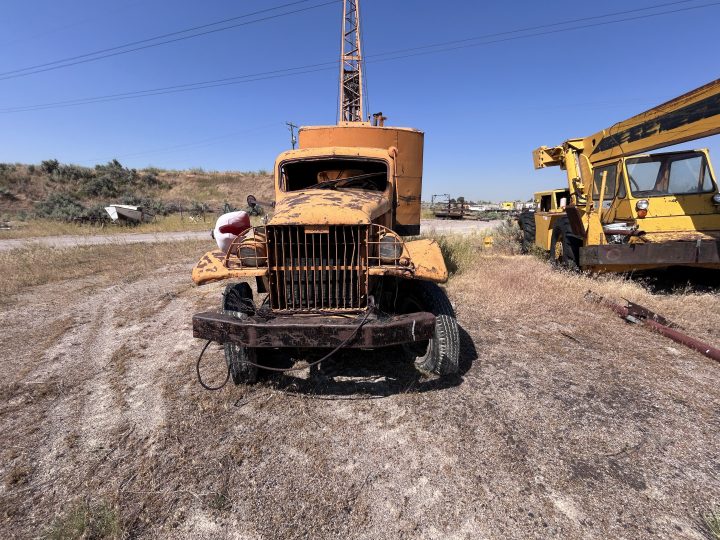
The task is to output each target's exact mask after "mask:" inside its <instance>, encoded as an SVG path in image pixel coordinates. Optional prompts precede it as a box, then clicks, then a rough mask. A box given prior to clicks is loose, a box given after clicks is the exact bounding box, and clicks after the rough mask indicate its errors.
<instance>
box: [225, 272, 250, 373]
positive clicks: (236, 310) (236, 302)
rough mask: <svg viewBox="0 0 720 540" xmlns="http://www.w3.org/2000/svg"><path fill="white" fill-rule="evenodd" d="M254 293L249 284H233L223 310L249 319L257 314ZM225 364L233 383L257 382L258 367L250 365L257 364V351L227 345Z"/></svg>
mask: <svg viewBox="0 0 720 540" xmlns="http://www.w3.org/2000/svg"><path fill="white" fill-rule="evenodd" d="M252 298H253V293H252V289H251V288H250V285H248V284H247V283H231V284H230V285H228V286H227V287H225V291H224V292H223V299H222V310H223V313H225V314H227V315H232V316H233V317H237V318H239V319H243V318H246V317H249V316H250V315H252V314H253V313H254V312H255V306H254V304H253V300H252ZM224 349H225V362H227V365H228V368H229V369H230V376H231V377H232V380H233V382H234V383H235V384H236V385H238V384H253V383H255V382H257V376H258V367H257V366H253V365H251V364H249V363H248V361H249V362H253V363H255V364H257V363H258V362H257V354H256V352H257V349H254V348H251V347H243V346H242V345H238V344H237V343H225V345H224Z"/></svg>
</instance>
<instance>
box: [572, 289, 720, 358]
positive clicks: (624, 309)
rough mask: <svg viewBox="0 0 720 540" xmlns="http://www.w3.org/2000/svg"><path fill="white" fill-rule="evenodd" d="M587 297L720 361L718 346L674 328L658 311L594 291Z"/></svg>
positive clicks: (626, 317) (628, 319)
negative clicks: (604, 296)
mask: <svg viewBox="0 0 720 540" xmlns="http://www.w3.org/2000/svg"><path fill="white" fill-rule="evenodd" d="M586 298H587V299H588V300H591V301H594V302H598V303H600V304H602V305H604V306H607V307H609V308H610V309H612V310H613V311H614V312H615V313H617V314H618V315H620V316H621V317H622V318H623V319H625V320H627V321H629V322H632V323H636V324H642V325H644V326H647V327H648V328H650V329H651V330H654V331H655V332H658V333H659V334H662V335H663V336H665V337H667V338H670V339H672V340H673V341H674V342H676V343H680V344H681V345H685V346H686V347H688V348H690V349H692V350H694V351H697V352H699V353H701V354H703V355H705V356H707V357H708V358H712V359H713V360H718V361H720V349H718V348H717V347H713V346H712V345H709V344H708V343H705V342H703V341H700V340H699V339H696V338H694V337H692V336H689V335H687V334H685V333H683V332H681V331H680V330H678V329H677V328H672V326H676V325H675V324H674V323H672V322H670V321H668V320H667V319H665V318H664V317H663V316H662V315H658V314H657V313H654V312H652V311H650V310H649V309H647V308H645V307H643V306H640V305H638V304H635V303H633V302H628V303H627V305H625V306H622V305H620V304H617V303H615V302H613V301H611V300H608V299H607V298H603V297H602V296H599V295H596V294H594V293H592V292H588V294H587V295H586Z"/></svg>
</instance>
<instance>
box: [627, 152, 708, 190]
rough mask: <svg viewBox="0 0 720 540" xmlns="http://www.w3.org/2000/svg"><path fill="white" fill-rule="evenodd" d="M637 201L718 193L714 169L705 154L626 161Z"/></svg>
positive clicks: (687, 153) (654, 156)
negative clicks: (647, 198)
mask: <svg viewBox="0 0 720 540" xmlns="http://www.w3.org/2000/svg"><path fill="white" fill-rule="evenodd" d="M626 167H627V171H628V179H629V181H630V190H631V191H632V194H633V195H634V196H635V197H662V196H667V195H689V194H694V193H710V192H712V191H714V183H713V179H712V177H711V175H710V167H709V166H708V164H707V160H706V159H705V154H703V153H701V152H683V153H672V154H655V155H649V156H639V157H636V158H630V159H627V160H626Z"/></svg>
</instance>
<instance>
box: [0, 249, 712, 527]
mask: <svg viewBox="0 0 720 540" xmlns="http://www.w3.org/2000/svg"><path fill="white" fill-rule="evenodd" d="M442 242H443V244H442V245H444V251H445V252H446V254H448V255H449V256H450V257H452V258H453V259H454V260H455V261H456V262H457V266H458V271H457V272H456V273H455V275H454V276H453V278H452V279H451V281H450V282H449V284H448V285H447V289H448V292H449V295H450V298H451V300H452V302H453V304H454V305H455V308H456V311H457V313H458V319H459V323H460V325H461V327H462V330H461V335H462V351H463V352H462V363H463V368H462V371H461V374H460V376H459V377H457V378H454V379H447V380H438V379H426V378H423V377H419V376H418V375H417V374H416V373H415V372H414V370H413V369H412V367H411V366H404V364H403V363H402V361H401V360H400V359H399V355H397V354H395V351H392V352H386V351H384V352H381V353H379V354H377V355H375V356H373V355H371V354H370V353H368V352H366V351H363V352H362V355H361V356H362V358H360V359H357V360H352V359H346V358H344V357H343V360H342V361H338V362H336V363H335V364H334V365H333V366H332V368H331V369H333V370H334V373H336V374H337V376H336V377H335V381H334V382H332V381H331V382H328V381H325V382H318V381H313V380H311V379H302V378H297V379H296V378H294V377H292V376H290V375H287V376H284V377H277V378H272V379H270V380H266V381H264V382H261V383H259V384H257V385H255V386H252V387H232V386H228V387H226V388H224V389H223V390H221V391H219V392H217V393H208V392H204V391H203V390H202V389H200V387H199V385H198V384H197V383H196V382H195V379H194V375H195V374H194V367H195V364H194V362H195V358H196V354H197V352H198V350H199V347H200V345H201V344H200V343H199V342H198V341H197V340H194V339H193V338H192V333H191V328H190V315H191V314H192V313H193V312H196V311H200V310H204V309H207V308H208V307H210V306H213V305H217V304H218V301H219V297H220V292H221V290H222V284H211V285H208V286H204V287H200V288H194V287H191V286H189V285H188V279H189V266H190V265H191V264H192V263H193V262H194V261H195V259H196V258H197V257H198V256H199V255H200V254H201V252H202V251H203V250H204V248H205V247H206V246H205V245H204V244H202V243H197V245H195V246H193V245H192V243H187V244H184V247H183V246H181V245H175V246H172V245H170V246H155V248H156V249H158V250H161V251H163V252H164V250H166V249H168V250H170V249H173V248H175V249H176V251H177V252H176V256H173V255H167V256H168V265H167V266H163V267H159V265H157V264H152V260H151V261H150V262H142V261H137V262H136V264H138V265H139V266H140V268H139V270H137V271H136V270H135V269H133V268H132V265H133V264H134V263H135V259H134V257H135V256H136V255H137V254H138V253H137V252H136V251H135V248H136V246H124V247H122V248H118V249H120V250H127V253H126V254H123V253H119V254H118V256H119V259H118V260H119V261H120V262H119V264H118V267H119V268H115V267H110V266H107V265H104V264H101V263H99V262H98V261H97V260H96V259H98V258H100V257H99V255H93V254H92V253H85V257H86V258H88V259H91V260H95V261H96V262H95V264H94V265H92V264H88V265H87V266H83V267H82V271H80V270H78V271H77V273H75V274H74V275H73V276H74V277H72V279H66V280H65V281H62V282H59V281H58V282H56V286H43V285H38V286H37V287H36V288H34V289H31V288H25V289H24V290H23V298H24V300H26V303H24V304H21V303H16V304H14V305H11V306H8V308H7V310H6V311H5V312H4V313H3V323H4V332H3V333H2V335H0V341H1V342H2V346H3V347H4V349H3V350H4V353H5V355H6V358H7V360H6V362H5V372H6V374H7V377H6V380H5V382H4V383H3V384H2V385H0V433H3V436H4V437H5V439H4V441H3V443H4V444H2V445H0V470H1V471H2V475H3V478H5V479H6V484H5V488H4V491H2V492H1V493H0V505H1V506H2V513H0V536H3V537H9V536H13V535H17V534H18V531H22V534H24V535H26V536H29V537H37V536H42V535H46V536H47V535H49V534H48V530H47V529H45V525H44V524H50V528H49V531H60V532H62V531H70V534H69V536H70V537H73V535H74V537H82V536H83V535H85V537H91V536H92V535H91V534H90V533H89V531H92V530H99V531H106V532H105V533H103V534H105V535H106V536H110V537H112V536H115V535H116V536H121V537H129V538H167V537H172V538H199V537H203V538H213V537H223V536H227V535H232V534H237V535H239V536H244V537H248V538H317V539H325V538H419V539H423V538H489V539H491V538H498V539H500V538H503V539H504V538H569V539H581V538H590V537H592V538H645V537H660V538H677V537H681V538H692V537H698V535H699V534H701V533H700V532H699V531H700V527H701V525H699V524H698V523H697V516H698V513H697V508H711V507H712V501H711V500H710V498H711V497H714V494H715V492H716V491H715V490H716V487H717V469H716V464H717V429H718V420H717V419H718V411H719V410H720V409H719V408H718V407H719V405H718V403H717V387H718V383H719V381H720V374H719V371H720V370H718V367H717V365H716V364H715V363H713V362H712V361H710V360H708V359H706V358H704V357H702V356H700V355H699V354H696V353H693V352H690V351H686V350H684V349H682V350H681V348H680V347H679V346H676V345H674V344H672V343H671V342H668V341H666V340H664V338H660V337H658V336H655V335H653V334H651V333H650V332H648V331H646V330H644V329H642V328H638V327H635V326H630V325H627V324H625V323H623V322H622V321H621V320H620V319H619V318H618V317H617V316H616V315H614V314H613V313H611V312H609V311H608V310H605V309H603V308H600V307H598V306H595V305H591V304H588V303H586V302H585V301H584V299H583V296H584V293H585V291H586V290H587V289H592V290H595V291H596V292H598V293H600V294H605V295H609V296H613V297H614V298H618V297H620V296H626V297H628V298H630V299H633V300H636V301H639V302H640V303H644V304H646V305H648V307H654V308H656V309H657V310H658V311H660V312H661V313H663V314H665V315H667V316H668V317H670V318H673V319H682V323H683V324H684V325H687V329H688V330H692V331H693V332H694V333H697V334H699V333H701V331H702V328H703V327H706V326H707V327H709V328H711V329H712V328H718V327H720V325H719V324H718V323H719V322H720V320H718V319H719V318H720V310H719V309H718V305H719V304H720V302H718V298H717V296H716V295H712V294H699V293H693V292H686V293H684V294H678V295H674V294H673V295H657V294H652V293H650V292H648V290H646V289H644V288H643V286H642V285H641V284H640V283H637V282H634V281H629V280H623V279H621V278H618V277H602V278H592V277H589V276H583V275H578V274H568V273H564V272H560V271H556V270H554V269H552V268H550V267H549V265H547V264H545V263H543V262H541V261H539V260H537V259H535V258H533V257H528V256H512V255H501V254H498V252H497V251H494V252H489V251H480V250H478V249H477V245H476V242H477V238H476V239H474V240H472V239H471V240H463V239H460V238H455V237H446V238H445V239H444V240H442ZM87 249H88V250H91V251H94V252H98V253H101V252H104V250H105V249H106V248H105V247H103V248H98V247H95V248H87ZM140 249H143V248H142V247H141V248H140ZM141 253H142V254H144V255H146V256H148V257H151V258H152V255H150V254H148V253H147V252H144V251H143V252H141ZM493 253H495V254H493ZM69 255H70V258H71V260H70V263H68V264H70V265H72V264H73V260H74V259H73V258H72V257H73V256H72V254H69ZM171 263H172V264H171ZM3 264H5V262H3ZM58 264H60V265H62V263H61V262H58ZM98 265H99V266H98ZM1 269H2V270H4V271H6V270H7V267H1ZM66 270H67V268H66ZM128 272H130V275H129V276H127V274H128ZM123 273H125V274H126V276H125V277H123ZM56 279H61V278H56ZM124 281H127V282H128V283H125V284H123V286H122V287H113V285H115V284H117V283H123V282H124ZM35 282H37V280H35ZM90 285H92V286H93V287H94V292H93V294H91V295H88V294H86V291H85V289H84V288H83V287H85V286H90ZM33 295H34V296H33ZM138 302H142V303H143V304H147V305H149V306H150V308H149V309H147V310H145V309H138V310H137V311H133V310H132V309H128V306H131V305H133V304H136V303H138ZM48 306H52V307H48ZM68 316H73V317H74V318H75V319H76V320H75V324H74V325H73V326H72V327H70V328H69V329H67V330H66V333H64V334H63V335H60V336H59V337H58V338H57V340H56V343H54V344H53V345H51V346H48V344H47V343H44V342H42V340H40V339H36V336H38V335H40V336H41V335H42V334H43V332H44V331H45V329H46V327H47V326H48V324H50V323H52V321H53V320H54V319H57V320H58V321H59V322H58V325H59V327H63V328H64V327H66V326H67V325H66V322H64V321H65V319H66V318H67V317H68ZM678 322H680V321H678ZM711 331H713V332H714V330H711ZM705 332H706V333H705V334H704V335H705V337H709V335H708V334H707V330H706V331H705ZM208 353H209V354H208V356H207V364H205V366H204V369H205V375H206V376H207V377H208V378H209V379H212V380H213V381H214V380H215V379H217V378H220V377H221V376H222V375H223V369H224V364H223V360H222V351H221V350H219V349H218V348H213V347H211V348H210V349H209V351H208ZM21 366H29V368H27V367H26V369H30V370H31V371H30V372H27V371H21V369H20V367H21ZM329 369H330V368H329ZM301 377H306V374H301ZM289 389H290V390H293V392H292V393H291V392H287V390H289ZM678 471H680V472H682V474H679V472H678ZM98 508H100V511H98V510H97V509H98ZM93 516H95V517H93ZM98 516H99V517H98ZM103 516H108V519H105V518H103ZM91 523H110V524H111V526H109V527H107V528H105V527H104V526H103V527H98V528H95V529H92V528H88V527H89V525H88V524H91ZM55 537H59V538H62V536H55Z"/></svg>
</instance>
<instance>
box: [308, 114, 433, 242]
mask: <svg viewBox="0 0 720 540" xmlns="http://www.w3.org/2000/svg"><path fill="white" fill-rule="evenodd" d="M298 143H299V147H300V148H325V147H331V146H345V147H354V148H384V149H388V148H391V147H394V148H397V157H396V158H395V161H396V167H397V171H396V176H395V182H396V193H397V207H396V209H395V215H394V217H393V229H394V230H395V231H396V232H398V233H399V234H402V235H415V234H420V201H421V194H422V167H423V144H424V134H423V132H422V131H419V130H417V129H412V128H396V127H378V126H371V125H369V124H365V123H348V124H344V125H339V126H310V127H302V128H300V131H299V132H298Z"/></svg>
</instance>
